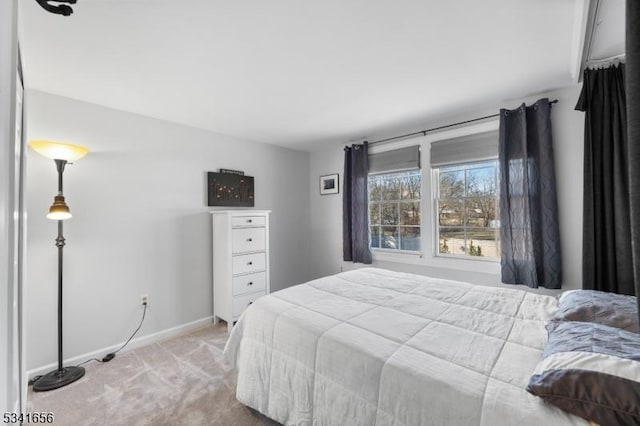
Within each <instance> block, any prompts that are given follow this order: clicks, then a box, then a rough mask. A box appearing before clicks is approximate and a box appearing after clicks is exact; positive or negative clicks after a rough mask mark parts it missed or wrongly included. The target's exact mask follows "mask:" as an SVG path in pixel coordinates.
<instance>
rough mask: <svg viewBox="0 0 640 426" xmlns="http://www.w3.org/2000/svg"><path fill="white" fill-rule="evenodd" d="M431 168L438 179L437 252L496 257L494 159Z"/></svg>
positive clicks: (497, 250)
mask: <svg viewBox="0 0 640 426" xmlns="http://www.w3.org/2000/svg"><path fill="white" fill-rule="evenodd" d="M434 170H435V172H436V173H435V176H436V178H437V182H438V192H437V199H436V205H437V223H438V227H437V228H438V249H437V252H438V254H441V255H452V256H465V257H467V256H473V257H485V258H494V259H497V258H499V257H500V241H499V235H500V233H499V229H500V224H499V216H498V206H499V203H498V189H499V188H498V163H497V161H485V162H479V163H469V164H457V165H451V166H444V167H439V168H436V169H434Z"/></svg>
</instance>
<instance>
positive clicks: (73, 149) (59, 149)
mask: <svg viewBox="0 0 640 426" xmlns="http://www.w3.org/2000/svg"><path fill="white" fill-rule="evenodd" d="M29 146H30V147H31V148H33V150H34V151H36V152H37V153H38V154H40V155H44V156H45V157H47V158H51V159H52V160H65V161H67V162H69V163H72V162H74V161H78V160H79V159H81V158H82V157H84V156H85V155H87V154H88V153H89V150H88V149H87V148H85V147H84V146H80V145H73V144H70V143H62V142H54V141H46V140H34V141H31V142H29Z"/></svg>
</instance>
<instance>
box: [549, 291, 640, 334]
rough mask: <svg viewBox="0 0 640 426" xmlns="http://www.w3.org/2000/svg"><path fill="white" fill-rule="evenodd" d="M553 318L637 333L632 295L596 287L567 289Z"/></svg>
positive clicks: (638, 328)
mask: <svg viewBox="0 0 640 426" xmlns="http://www.w3.org/2000/svg"><path fill="white" fill-rule="evenodd" d="M553 321H583V322H594V323H597V324H603V325H608V326H611V327H616V328H621V329H623V330H627V331H631V332H633V333H640V325H639V324H638V300H637V299H636V297H634V296H625V295H623V294H615V293H606V292H604V291H596V290H575V291H568V292H566V293H564V294H563V295H562V296H561V297H560V302H559V303H558V311H557V312H556V313H555V315H554V317H553Z"/></svg>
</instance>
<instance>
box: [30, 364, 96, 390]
mask: <svg viewBox="0 0 640 426" xmlns="http://www.w3.org/2000/svg"><path fill="white" fill-rule="evenodd" d="M82 376H84V368H82V367H65V368H63V369H62V370H54V371H52V372H50V373H47V374H45V375H44V376H42V377H40V378H39V379H38V380H37V381H36V382H35V383H34V384H33V391H34V392H44V391H50V390H54V389H58V388H61V387H63V386H67V385H68V384H69V383H73V382H75V381H76V380H78V379H79V378H81V377H82Z"/></svg>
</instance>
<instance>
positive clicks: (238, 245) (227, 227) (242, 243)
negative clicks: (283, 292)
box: [211, 210, 270, 331]
mask: <svg viewBox="0 0 640 426" xmlns="http://www.w3.org/2000/svg"><path fill="white" fill-rule="evenodd" d="M269 213H270V211H269V210H219V211H214V212H211V216H212V221H213V322H214V324H215V323H217V322H218V320H219V319H222V320H225V321H226V322H227V327H228V330H229V331H231V328H232V327H233V323H234V322H235V321H237V319H238V318H239V317H240V315H241V314H242V312H243V311H244V310H245V309H246V308H247V306H249V305H250V304H252V303H253V302H254V301H255V300H256V299H257V298H259V297H260V296H263V295H265V294H268V293H269V291H270V285H269Z"/></svg>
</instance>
